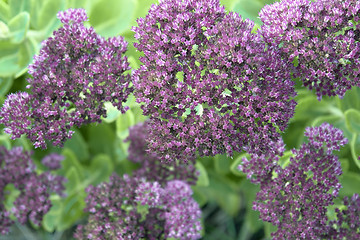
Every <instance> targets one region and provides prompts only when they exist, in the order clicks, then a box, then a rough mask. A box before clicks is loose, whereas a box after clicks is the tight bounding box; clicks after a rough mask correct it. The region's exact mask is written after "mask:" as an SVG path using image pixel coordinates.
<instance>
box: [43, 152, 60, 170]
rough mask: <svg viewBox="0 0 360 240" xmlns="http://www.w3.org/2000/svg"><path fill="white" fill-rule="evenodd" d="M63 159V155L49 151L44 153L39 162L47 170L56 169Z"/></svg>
mask: <svg viewBox="0 0 360 240" xmlns="http://www.w3.org/2000/svg"><path fill="white" fill-rule="evenodd" d="M63 160H64V156H63V155H60V154H57V153H50V154H49V155H46V156H45V157H44V158H43V159H42V160H41V163H42V164H43V165H44V166H45V167H47V168H48V169H49V170H56V169H59V168H61V162H62V161H63Z"/></svg>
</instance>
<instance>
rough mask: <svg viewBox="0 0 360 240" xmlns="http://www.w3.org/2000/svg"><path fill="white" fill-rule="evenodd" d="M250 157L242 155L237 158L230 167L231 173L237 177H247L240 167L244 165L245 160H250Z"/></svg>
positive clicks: (245, 154)
mask: <svg viewBox="0 0 360 240" xmlns="http://www.w3.org/2000/svg"><path fill="white" fill-rule="evenodd" d="M249 157H250V155H249V154H247V153H242V154H240V155H239V156H237V157H236V158H235V160H234V161H233V163H232V164H231V166H230V171H231V172H232V173H233V174H234V175H236V176H240V177H246V174H245V173H243V172H241V171H240V170H239V165H240V164H241V163H242V159H243V158H249Z"/></svg>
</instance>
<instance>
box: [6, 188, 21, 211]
mask: <svg viewBox="0 0 360 240" xmlns="http://www.w3.org/2000/svg"><path fill="white" fill-rule="evenodd" d="M2 192H3V193H4V195H3V196H4V202H3V203H4V206H5V209H6V210H8V211H11V209H12V208H13V207H14V201H15V200H16V198H17V197H18V196H19V195H20V193H21V192H20V191H19V190H18V189H17V188H16V187H15V186H14V184H12V183H10V184H7V185H6V186H5V188H4V189H3V190H2Z"/></svg>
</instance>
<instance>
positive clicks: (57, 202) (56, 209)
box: [42, 195, 63, 232]
mask: <svg viewBox="0 0 360 240" xmlns="http://www.w3.org/2000/svg"><path fill="white" fill-rule="evenodd" d="M50 200H51V204H52V206H51V208H50V211H49V212H47V213H46V214H45V216H44V218H43V221H42V226H43V227H44V229H45V230H46V231H48V232H53V231H54V230H55V229H56V228H57V225H58V223H59V220H60V216H61V212H62V209H63V203H62V199H61V198H60V197H59V196H56V195H54V196H51V197H50Z"/></svg>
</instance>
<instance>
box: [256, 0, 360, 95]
mask: <svg viewBox="0 0 360 240" xmlns="http://www.w3.org/2000/svg"><path fill="white" fill-rule="evenodd" d="M259 16H260V19H261V21H262V22H263V23H264V24H263V25H262V27H261V34H262V35H263V36H264V39H265V41H266V42H268V43H269V44H271V45H274V46H275V47H279V48H280V49H281V52H282V54H283V56H284V57H285V58H286V59H287V60H288V61H290V62H293V61H297V62H298V66H297V68H296V70H295V72H294V76H295V77H299V78H300V79H301V80H302V81H303V84H304V86H306V87H308V88H309V89H314V90H315V91H316V94H317V96H318V98H319V99H321V97H322V96H324V95H327V96H334V95H339V96H340V97H342V96H343V95H344V94H345V92H346V90H348V89H350V88H351V87H352V86H360V78H359V74H360V60H359V59H360V41H359V40H360V30H359V28H360V17H359V16H360V2H359V1H358V0H317V1H310V0H283V1H281V2H275V3H274V4H272V5H267V6H265V7H264V8H263V9H262V10H261V12H260V13H259Z"/></svg>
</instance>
